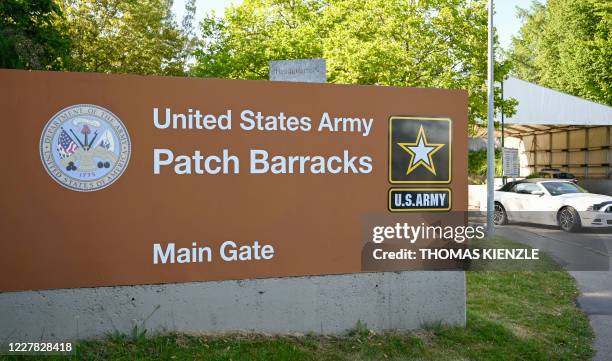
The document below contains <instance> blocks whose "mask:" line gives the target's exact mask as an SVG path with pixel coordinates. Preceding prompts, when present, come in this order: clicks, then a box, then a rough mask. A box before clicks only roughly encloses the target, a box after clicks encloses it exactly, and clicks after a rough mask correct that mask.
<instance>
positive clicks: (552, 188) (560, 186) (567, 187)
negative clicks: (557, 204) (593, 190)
mask: <svg viewBox="0 0 612 361" xmlns="http://www.w3.org/2000/svg"><path fill="white" fill-rule="evenodd" d="M542 185H543V186H544V188H546V190H547V191H548V193H550V194H551V195H553V196H559V195H562V194H568V193H587V192H588V191H587V190H586V189H584V188H582V187H580V186H579V185H577V184H574V183H570V182H542Z"/></svg>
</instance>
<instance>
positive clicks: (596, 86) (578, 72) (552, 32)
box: [509, 0, 612, 105]
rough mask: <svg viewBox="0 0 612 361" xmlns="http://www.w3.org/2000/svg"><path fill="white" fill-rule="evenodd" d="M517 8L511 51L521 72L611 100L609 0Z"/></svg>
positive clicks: (562, 0)
mask: <svg viewBox="0 0 612 361" xmlns="http://www.w3.org/2000/svg"><path fill="white" fill-rule="evenodd" d="M519 14H520V15H521V17H522V18H523V25H522V27H521V29H520V31H519V35H518V36H516V37H514V38H513V40H512V47H511V49H510V52H509V58H510V59H511V61H512V63H513V64H514V70H513V73H515V74H516V76H517V77H519V78H522V79H525V80H528V81H531V82H536V83H538V84H540V85H543V86H547V87H550V88H553V89H557V90H559V91H563V92H567V93H570V94H574V95H577V96H580V97H583V98H587V99H591V100H594V101H597V102H601V103H605V104H608V105H612V37H611V35H612V3H611V2H610V1H609V0H548V2H547V3H546V5H542V4H538V3H534V4H533V5H532V7H531V9H529V10H524V9H521V10H520V13H519Z"/></svg>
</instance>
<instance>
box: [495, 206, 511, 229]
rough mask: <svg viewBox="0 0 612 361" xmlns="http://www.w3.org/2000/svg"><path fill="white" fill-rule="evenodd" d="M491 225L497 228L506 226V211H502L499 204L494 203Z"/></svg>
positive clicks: (502, 207)
mask: <svg viewBox="0 0 612 361" xmlns="http://www.w3.org/2000/svg"><path fill="white" fill-rule="evenodd" d="M493 224H495V225H497V226H501V225H504V224H508V215H507V214H506V210H505V209H504V206H502V205H501V203H499V202H495V210H494V211H493Z"/></svg>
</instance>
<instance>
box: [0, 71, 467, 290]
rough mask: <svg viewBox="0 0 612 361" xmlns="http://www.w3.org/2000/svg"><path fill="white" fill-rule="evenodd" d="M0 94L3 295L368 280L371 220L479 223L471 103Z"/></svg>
mask: <svg viewBox="0 0 612 361" xmlns="http://www.w3.org/2000/svg"><path fill="white" fill-rule="evenodd" d="M0 84H2V87H1V88H0V106H1V109H2V131H3V134H4V136H3V140H2V142H0V149H1V154H2V155H3V157H2V164H1V169H2V177H1V180H0V198H1V199H2V207H1V210H0V231H1V232H2V233H1V234H2V238H1V244H2V252H1V253H0V291H18V290H31V289H52V288H72V287H92V286H110V285H132V284H152V283H167V282H188V281H206V280H227V279H243V278H261V277H282V276H300V275H322V274H340V273H353V272H360V271H362V268H361V252H362V246H363V242H362V227H363V226H364V217H367V216H368V215H383V216H384V215H392V216H393V217H396V218H397V217H398V216H400V217H401V216H402V213H392V211H409V210H412V211H422V212H426V211H435V212H441V214H442V213H445V212H448V211H450V210H453V211H461V210H466V208H467V94H466V92H465V91H459V90H441V89H413V88H399V87H379V86H348V85H329V84H300V83H282V82H267V81H239V80H219V79H194V78H170V77H142V76H130V75H102V74H80V73H55V72H26V71H12V70H1V71H0ZM451 155H452V160H451ZM413 189H414V190H413ZM428 190H429V191H428Z"/></svg>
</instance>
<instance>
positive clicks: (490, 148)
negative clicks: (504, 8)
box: [487, 0, 495, 236]
mask: <svg viewBox="0 0 612 361" xmlns="http://www.w3.org/2000/svg"><path fill="white" fill-rule="evenodd" d="M488 38H489V40H488V53H489V54H488V71H487V96H488V100H487V234H488V235H489V236H491V235H493V232H494V230H495V229H494V225H493V212H494V211H495V207H494V202H493V191H494V182H495V125H494V123H493V122H494V119H493V65H494V62H495V57H494V54H493V0H489V31H488Z"/></svg>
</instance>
